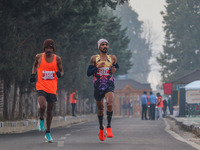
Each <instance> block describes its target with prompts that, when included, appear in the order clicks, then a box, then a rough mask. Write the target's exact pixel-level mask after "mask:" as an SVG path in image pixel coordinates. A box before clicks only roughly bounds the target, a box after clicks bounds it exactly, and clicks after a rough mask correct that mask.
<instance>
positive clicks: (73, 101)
mask: <svg viewBox="0 0 200 150" xmlns="http://www.w3.org/2000/svg"><path fill="white" fill-rule="evenodd" d="M76 101H77V90H76V89H74V90H73V92H72V93H71V94H70V103H71V106H72V116H74V117H76V115H75V108H76Z"/></svg>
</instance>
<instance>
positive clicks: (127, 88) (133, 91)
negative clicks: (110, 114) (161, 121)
mask: <svg viewBox="0 0 200 150" xmlns="http://www.w3.org/2000/svg"><path fill="white" fill-rule="evenodd" d="M144 91H147V93H148V94H149V92H150V91H152V89H151V86H150V84H143V83H139V82H137V81H135V80H132V79H121V80H120V79H117V80H115V91H114V92H115V98H114V101H113V107H114V108H113V109H114V115H115V116H121V115H124V110H123V108H125V107H123V104H125V103H126V104H127V111H126V112H127V113H126V114H125V115H132V116H135V117H137V116H140V113H141V106H140V97H141V95H142V94H143V92H144ZM131 103H132V106H131ZM130 107H132V110H131V109H130ZM130 110H131V111H132V112H130Z"/></svg>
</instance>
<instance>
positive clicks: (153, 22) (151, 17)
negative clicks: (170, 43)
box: [130, 0, 165, 90]
mask: <svg viewBox="0 0 200 150" xmlns="http://www.w3.org/2000/svg"><path fill="white" fill-rule="evenodd" d="M130 4H131V6H132V8H133V10H134V11H135V12H137V13H138V15H139V20H141V21H143V22H144V23H148V24H150V26H151V27H152V33H154V34H155V41H154V43H153V55H154V56H156V55H157V56H158V54H159V52H160V51H162V45H163V41H164V32H163V24H162V20H163V18H162V15H161V14H160V12H161V11H165V7H164V5H165V0H130ZM150 64H151V70H152V71H151V73H150V74H149V78H148V81H149V82H150V83H151V87H152V88H153V90H155V89H156V86H157V85H158V84H159V83H160V73H159V72H158V70H159V65H158V64H157V63H156V61H155V57H153V58H151V60H150Z"/></svg>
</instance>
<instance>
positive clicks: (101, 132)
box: [99, 126, 105, 141]
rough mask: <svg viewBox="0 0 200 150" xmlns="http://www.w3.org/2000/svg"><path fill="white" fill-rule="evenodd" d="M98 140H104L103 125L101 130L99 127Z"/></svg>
mask: <svg viewBox="0 0 200 150" xmlns="http://www.w3.org/2000/svg"><path fill="white" fill-rule="evenodd" d="M99 140H100V141H104V140H105V135H104V126H103V130H101V129H99Z"/></svg>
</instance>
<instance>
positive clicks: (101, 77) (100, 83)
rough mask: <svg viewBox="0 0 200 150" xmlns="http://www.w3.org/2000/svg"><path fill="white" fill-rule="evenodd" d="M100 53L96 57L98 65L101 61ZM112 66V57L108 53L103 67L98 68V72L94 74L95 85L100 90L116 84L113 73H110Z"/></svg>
mask: <svg viewBox="0 0 200 150" xmlns="http://www.w3.org/2000/svg"><path fill="white" fill-rule="evenodd" d="M101 62H102V60H101V58H100V55H97V57H96V66H97V65H98V64H99V63H101ZM111 66H112V59H111V57H110V56H109V55H107V60H106V61H105V65H104V67H102V68H98V70H97V73H95V74H94V80H93V83H94V87H95V89H98V90H105V89H106V88H107V87H108V86H109V85H111V84H114V79H113V75H112V74H111V73H110V68H111Z"/></svg>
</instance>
